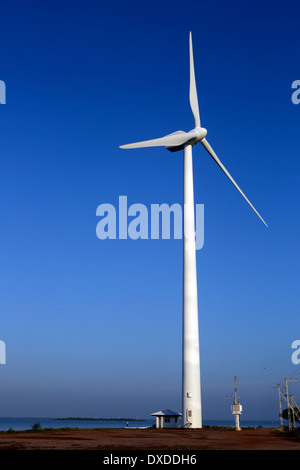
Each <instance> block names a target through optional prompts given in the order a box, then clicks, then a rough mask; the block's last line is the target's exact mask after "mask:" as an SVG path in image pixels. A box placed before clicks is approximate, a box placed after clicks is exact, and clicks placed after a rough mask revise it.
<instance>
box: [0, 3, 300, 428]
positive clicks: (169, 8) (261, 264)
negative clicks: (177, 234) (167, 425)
mask: <svg viewBox="0 0 300 470" xmlns="http://www.w3.org/2000/svg"><path fill="white" fill-rule="evenodd" d="M299 13H300V6H299V2H297V1H287V2H285V3H283V2H281V1H280V2H279V1H276V0H275V1H274V0H273V1H253V0H252V1H244V2H240V1H226V2H222V1H221V0H218V1H216V0H212V1H210V2H204V1H189V0H188V1H186V2H178V1H177V2H176V1H172V2H171V1H166V2H158V1H156V0H154V1H153V0H152V1H151V2H149V1H145V2H138V1H126V2H121V1H119V0H117V1H114V2H102V1H101V2H100V1H76V0H75V1H74V0H72V1H66V0H62V1H53V0H52V1H43V2H36V1H27V2H23V1H13V0H12V1H10V2H2V4H1V30H0V44H1V62H0V80H4V81H5V83H6V87H7V104H6V105H1V106H0V155H1V171H0V221H1V230H0V241H1V243H0V250H1V253H0V259H1V263H0V272H1V274H0V276H1V281H0V282H1V284H0V285H1V295H0V310H1V328H0V339H1V340H3V341H5V343H6V346H7V364H6V365H5V366H4V365H2V366H0V396H1V404H0V416H53V417H58V416H91V417H92V416H103V417H112V416H124V415H125V416H133V417H136V416H140V417H146V418H147V417H149V415H150V413H151V412H154V411H157V410H159V409H163V408H171V409H175V410H180V408H181V315H182V312H181V305H182V241H180V240H169V241H168V240H137V241H132V240H106V241H101V240H99V239H98V238H97V237H96V225H97V222H98V218H97V217H96V208H97V206H98V205H99V204H101V203H111V204H116V205H117V202H118V197H119V195H127V196H128V203H129V204H132V203H135V202H139V203H143V204H145V205H147V206H148V207H150V204H152V203H163V202H165V203H168V204H172V203H182V177H183V172H182V169H183V168H182V153H181V152H179V153H175V154H172V153H170V152H167V151H166V150H165V149H163V148H157V149H141V150H135V151H124V150H119V148H118V146H119V145H121V144H124V143H128V142H133V141H136V140H144V139H148V138H155V137H159V136H161V135H164V134H167V133H169V132H173V131H175V130H178V129H183V130H189V129H191V128H192V127H193V117H192V113H191V110H190V107H189V102H188V86H189V62H188V33H189V31H190V30H192V32H193V43H194V57H195V70H196V80H197V88H198V95H199V107H200V113H201V119H202V124H203V126H204V127H206V128H207V129H208V136H207V139H208V140H209V142H210V143H211V145H212V146H213V148H214V149H215V151H216V153H217V154H218V155H219V157H220V159H221V160H222V162H223V163H224V164H225V166H227V168H228V170H229V171H230V172H231V174H232V175H233V177H234V178H235V179H236V180H237V182H238V184H239V185H240V186H241V188H242V189H243V191H244V192H245V193H246V195H247V196H248V197H249V199H250V200H251V202H252V203H253V204H254V206H255V207H256V208H257V210H258V211H259V212H260V213H261V215H262V216H263V217H264V219H265V220H266V221H267V223H268V225H269V227H270V228H269V229H266V227H265V226H264V225H263V224H262V222H261V221H260V220H259V219H258V217H257V216H256V215H255V214H254V212H253V211H252V210H251V209H250V208H249V206H248V205H247V203H246V202H245V201H244V200H243V198H242V197H241V196H240V195H239V193H238V192H237V191H236V189H235V188H234V187H233V186H232V184H231V183H230V182H229V180H228V179H227V178H226V177H225V175H224V174H223V173H222V172H221V170H220V169H219V168H218V167H217V165H216V164H215V163H214V162H213V160H212V159H211V158H210V157H209V156H208V154H206V152H205V151H204V149H203V148H202V146H199V145H198V146H197V147H196V148H195V150H194V182H195V201H196V203H198V204H200V203H203V204H204V205H205V245H204V248H203V249H202V250H200V251H198V252H197V269H198V289H199V320H200V341H201V367H202V395H203V417H204V419H215V418H219V419H222V418H223V419H226V418H230V417H231V414H230V403H228V401H227V400H226V399H225V396H226V395H228V394H231V393H232V391H233V390H232V389H233V376H234V375H237V376H238V377H239V395H240V398H241V402H242V403H243V405H244V414H243V416H244V418H247V419H251V418H253V419H259V418H261V419H276V418H277V413H278V409H277V394H276V392H275V391H273V388H272V387H273V385H276V384H277V383H278V382H279V381H281V380H282V379H283V378H284V377H285V375H287V374H292V373H294V369H296V366H293V364H292V362H291V354H292V350H291V343H292V341H293V340H295V339H299V336H300V331H299V261H300V260H299V202H300V198H299V171H300V158H299V145H300V139H299V135H300V133H299V124H300V105H299V106H296V105H294V104H292V101H291V95H292V90H291V84H292V82H293V81H294V80H297V79H300V57H299ZM299 386H300V385H299V384H298V385H294V386H293V391H294V392H295V393H297V390H299Z"/></svg>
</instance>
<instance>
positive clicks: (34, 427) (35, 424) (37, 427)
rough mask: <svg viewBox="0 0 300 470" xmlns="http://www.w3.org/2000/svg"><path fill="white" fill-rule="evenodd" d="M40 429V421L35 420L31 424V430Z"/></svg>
mask: <svg viewBox="0 0 300 470" xmlns="http://www.w3.org/2000/svg"><path fill="white" fill-rule="evenodd" d="M41 430H42V426H41V423H39V422H37V423H34V424H33V425H32V426H31V431H34V432H38V431H41Z"/></svg>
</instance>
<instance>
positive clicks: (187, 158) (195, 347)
mask: <svg viewBox="0 0 300 470" xmlns="http://www.w3.org/2000/svg"><path fill="white" fill-rule="evenodd" d="M190 105H191V108H192V112H193V115H194V121H195V128H194V129H192V130H191V131H189V132H183V131H177V132H174V133H172V134H168V135H166V136H164V137H161V138H159V139H153V140H145V141H143V142H136V143H133V144H127V145H121V146H120V148H122V149H134V148H142V147H160V146H162V147H166V148H167V149H168V150H170V151H171V152H176V151H178V150H182V149H183V154H184V178H183V181H184V188H183V189H184V190H183V196H184V218H183V226H184V242H183V335H182V339H183V346H182V352H183V354H182V425H183V427H185V428H187V427H188V428H192V429H197V428H201V427H202V413H201V389H200V356H199V330H198V298H197V272H196V246H195V220H194V187H193V160H192V147H193V145H195V144H197V143H198V142H201V144H202V145H203V147H204V148H205V149H206V150H207V152H208V153H209V154H210V156H211V157H212V158H213V159H214V160H215V162H216V163H217V164H218V165H219V167H220V168H221V169H222V170H223V171H224V173H225V175H226V176H228V178H229V179H230V181H231V182H232V183H233V184H234V186H235V187H236V188H237V190H238V191H239V192H240V193H241V195H242V196H243V197H244V198H245V199H246V201H247V202H248V204H249V205H250V207H251V208H252V209H253V210H254V212H255V213H256V214H257V215H258V217H259V218H260V219H261V220H262V221H263V223H264V224H265V225H266V226H267V224H266V222H265V221H264V220H263V218H262V217H261V216H260V215H259V213H258V212H257V210H256V209H255V208H254V207H253V205H252V204H251V202H250V201H249V200H248V199H247V197H246V196H245V194H244V193H243V191H242V190H241V189H240V187H239V186H238V185H237V183H236V182H235V181H234V179H233V178H232V176H231V175H230V174H229V172H228V171H227V170H226V168H225V167H224V165H223V164H222V163H221V162H220V160H219V159H218V157H217V155H216V154H215V152H214V151H213V149H212V148H211V146H210V145H209V143H208V142H207V140H206V139H205V137H206V134H207V130H206V129H205V128H204V127H201V122H200V114H199V107H198V97H197V89H196V80H195V70H194V58H193V45H192V33H190Z"/></svg>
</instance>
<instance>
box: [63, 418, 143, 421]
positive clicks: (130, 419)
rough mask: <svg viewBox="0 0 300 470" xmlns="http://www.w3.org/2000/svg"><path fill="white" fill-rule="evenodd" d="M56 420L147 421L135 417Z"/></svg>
mask: <svg viewBox="0 0 300 470" xmlns="http://www.w3.org/2000/svg"><path fill="white" fill-rule="evenodd" d="M56 421H146V420H145V419H134V418H57V419H56Z"/></svg>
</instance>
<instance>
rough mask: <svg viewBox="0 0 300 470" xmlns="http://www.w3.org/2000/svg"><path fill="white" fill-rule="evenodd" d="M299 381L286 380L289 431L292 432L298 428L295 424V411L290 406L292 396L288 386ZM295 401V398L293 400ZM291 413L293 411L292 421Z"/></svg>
mask: <svg viewBox="0 0 300 470" xmlns="http://www.w3.org/2000/svg"><path fill="white" fill-rule="evenodd" d="M297 381H298V379H289V380H288V379H285V393H286V395H285V396H286V404H287V410H288V428H289V431H291V430H292V429H295V428H296V423H295V411H294V408H293V407H292V406H291V404H290V394H289V386H288V384H289V383H293V382H297ZM292 400H293V398H292ZM291 411H292V420H291ZM291 421H292V425H291Z"/></svg>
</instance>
